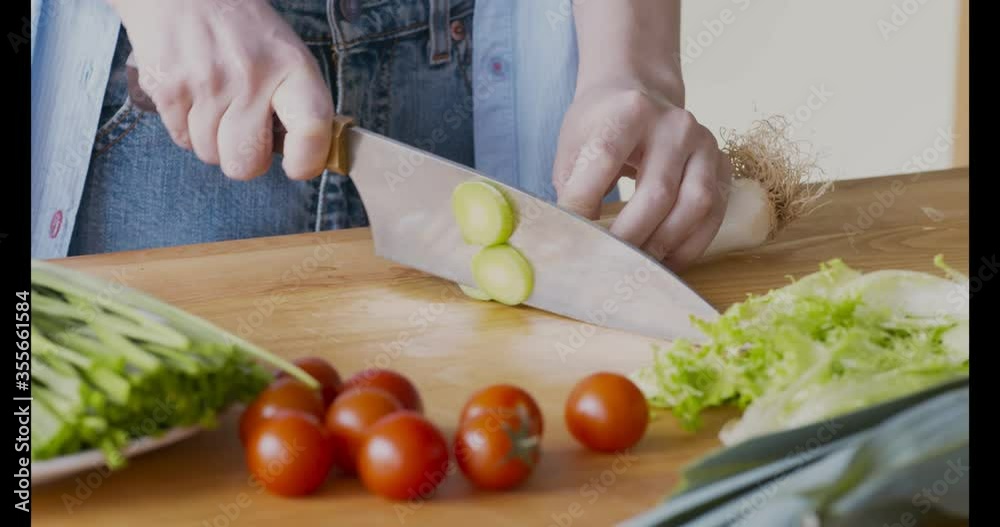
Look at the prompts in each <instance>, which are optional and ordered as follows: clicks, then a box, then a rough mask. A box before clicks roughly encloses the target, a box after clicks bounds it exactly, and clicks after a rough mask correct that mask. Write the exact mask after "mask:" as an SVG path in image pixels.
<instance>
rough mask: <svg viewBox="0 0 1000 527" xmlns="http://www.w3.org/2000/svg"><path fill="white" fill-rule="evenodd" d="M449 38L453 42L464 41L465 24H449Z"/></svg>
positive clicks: (456, 22)
mask: <svg viewBox="0 0 1000 527" xmlns="http://www.w3.org/2000/svg"><path fill="white" fill-rule="evenodd" d="M451 38H453V39H454V40H463V39H465V24H463V23H462V21H461V20H456V21H454V22H452V23H451Z"/></svg>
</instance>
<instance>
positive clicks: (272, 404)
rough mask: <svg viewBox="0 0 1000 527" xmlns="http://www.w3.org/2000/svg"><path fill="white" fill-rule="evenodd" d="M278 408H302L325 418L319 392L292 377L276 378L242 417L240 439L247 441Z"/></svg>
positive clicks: (319, 417) (318, 417)
mask: <svg viewBox="0 0 1000 527" xmlns="http://www.w3.org/2000/svg"><path fill="white" fill-rule="evenodd" d="M278 410H301V411H303V412H305V413H307V414H310V415H313V416H315V417H316V419H319V420H322V419H323V399H322V397H320V394H319V392H317V391H316V390H313V389H311V388H309V387H308V386H306V385H305V384H302V383H301V382H299V381H298V380H296V379H294V378H292V377H281V378H279V379H275V381H274V382H272V383H271V385H270V386H268V387H267V388H265V389H264V391H262V392H260V394H259V395H258V396H257V398H256V399H254V400H253V402H252V403H250V406H248V407H247V409H246V410H244V411H243V415H242V416H241V417H240V440H241V441H243V442H244V443H246V440H247V438H249V437H250V433H251V432H252V431H253V430H254V429H255V428H257V427H258V426H259V425H260V423H261V422H263V421H265V420H267V419H268V418H270V417H272V416H273V415H274V414H276V413H277V411H278Z"/></svg>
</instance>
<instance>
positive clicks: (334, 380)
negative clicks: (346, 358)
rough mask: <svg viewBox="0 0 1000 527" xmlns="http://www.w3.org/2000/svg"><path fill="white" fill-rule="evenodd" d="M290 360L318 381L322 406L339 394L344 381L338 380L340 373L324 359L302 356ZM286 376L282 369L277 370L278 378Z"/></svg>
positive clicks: (328, 404) (328, 403)
mask: <svg viewBox="0 0 1000 527" xmlns="http://www.w3.org/2000/svg"><path fill="white" fill-rule="evenodd" d="M292 362H293V363H294V364H295V365H296V366H298V367H299V368H302V369H303V370H305V371H306V373H308V374H309V375H311V376H312V378H313V379H316V381H317V382H319V384H320V393H321V394H322V395H323V407H327V406H330V403H332V402H333V400H334V399H336V398H337V396H338V395H340V391H341V388H342V387H343V384H344V383H343V382H342V381H341V380H340V374H339V373H337V370H336V369H335V368H334V367H333V366H331V365H330V363H329V362H328V361H327V360H326V359H324V358H321V357H302V358H299V359H295V360H294V361H292ZM287 376H288V374H287V373H285V372H284V371H279V372H278V378H279V379H280V378H282V377H287Z"/></svg>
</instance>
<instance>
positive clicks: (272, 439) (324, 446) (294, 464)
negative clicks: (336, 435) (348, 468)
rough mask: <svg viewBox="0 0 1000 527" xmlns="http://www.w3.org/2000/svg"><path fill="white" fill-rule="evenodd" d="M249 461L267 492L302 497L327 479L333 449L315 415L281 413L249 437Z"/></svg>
mask: <svg viewBox="0 0 1000 527" xmlns="http://www.w3.org/2000/svg"><path fill="white" fill-rule="evenodd" d="M246 461H247V466H248V467H249V468H250V472H251V473H252V474H253V475H254V477H256V478H257V480H258V481H260V483H261V484H262V485H263V486H264V488H265V489H267V490H268V492H271V493H273V494H277V495H279V496H302V495H304V494H309V493H311V492H313V491H314V490H316V489H317V488H319V486H320V485H322V484H323V482H324V481H325V480H326V477H327V475H328V474H329V473H330V468H331V467H332V466H333V448H332V444H331V443H330V437H329V435H328V434H327V433H326V430H324V429H323V426H322V425H321V424H320V422H319V420H318V419H316V417H315V416H313V415H312V414H307V413H305V412H302V411H299V410H281V411H278V412H277V413H276V414H275V415H274V416H272V417H271V418H269V419H267V420H265V421H263V422H261V423H260V426H258V427H257V429H256V430H254V431H253V432H252V433H251V434H250V437H249V438H248V439H247V449H246Z"/></svg>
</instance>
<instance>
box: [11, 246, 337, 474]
mask: <svg viewBox="0 0 1000 527" xmlns="http://www.w3.org/2000/svg"><path fill="white" fill-rule="evenodd" d="M112 291H113V294H111V292H112ZM32 293H33V294H32V302H33V307H34V308H36V309H34V310H33V315H34V317H33V318H34V320H33V321H32V335H31V342H32V347H33V350H34V351H35V353H33V354H32V357H31V371H32V375H33V383H32V395H33V397H34V401H33V406H32V408H33V412H34V413H33V415H32V417H33V419H32V449H31V452H32V456H33V459H35V460H45V459H51V458H53V457H57V456H60V455H66V454H72V453H75V452H79V451H82V450H88V449H99V450H101V451H102V452H103V453H104V454H105V458H106V461H107V463H108V466H109V467H111V468H118V467H121V466H124V465H125V463H126V461H125V457H124V456H123V455H122V452H121V449H122V448H123V447H125V446H126V445H127V444H128V443H129V442H130V441H132V440H135V439H138V438H141V437H147V436H153V437H155V436H159V435H162V434H164V433H166V432H167V431H169V430H171V429H173V428H177V427H183V426H192V425H200V426H214V425H215V423H216V422H217V415H218V413H219V412H220V411H222V410H224V409H226V408H228V407H230V406H232V405H233V404H236V403H240V402H247V401H249V400H252V399H253V397H255V396H256V395H257V394H258V393H259V392H260V391H261V390H262V389H263V388H264V387H266V386H267V384H268V383H269V382H270V380H271V378H272V377H271V374H270V373H269V372H268V371H267V370H265V369H264V368H263V367H262V365H260V364H258V363H257V360H261V361H263V362H266V363H268V364H270V365H273V366H276V367H278V368H279V369H282V370H284V371H286V372H287V373H289V374H290V375H292V376H293V377H295V378H297V379H299V380H301V381H302V382H304V383H305V384H307V385H309V386H311V387H313V388H318V386H319V384H318V383H317V382H316V380H315V379H313V378H312V377H310V376H309V375H308V374H307V373H306V372H305V371H303V370H302V369H300V368H298V367H296V366H294V365H293V364H291V363H290V362H288V361H286V360H285V359H282V358H280V357H277V356H275V355H274V354H272V353H270V352H268V351H266V350H264V349H263V348H260V347H258V346H255V345H253V344H251V343H249V342H247V341H245V340H243V339H240V338H238V337H236V336H234V335H232V334H230V333H227V332H225V331H223V330H222V329H220V328H218V327H216V326H214V325H212V324H211V323H209V322H207V321H205V320H202V319H200V318H198V317H195V316H194V315H191V314H188V313H186V312H184V311H182V310H180V309H178V308H176V307H173V306H171V305H169V304H166V303H164V302H161V301H159V300H156V299H155V298H153V297H150V296H148V295H145V294H143V293H140V292H138V291H134V290H131V289H128V288H115V289H114V290H113V289H112V288H111V287H110V286H109V285H108V284H105V283H103V282H101V281H99V280H97V279H94V278H92V277H89V276H87V275H84V274H81V273H78V272H75V271H71V270H69V269H65V268H62V267H58V266H55V265H52V264H49V263H45V262H39V261H33V262H32Z"/></svg>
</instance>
